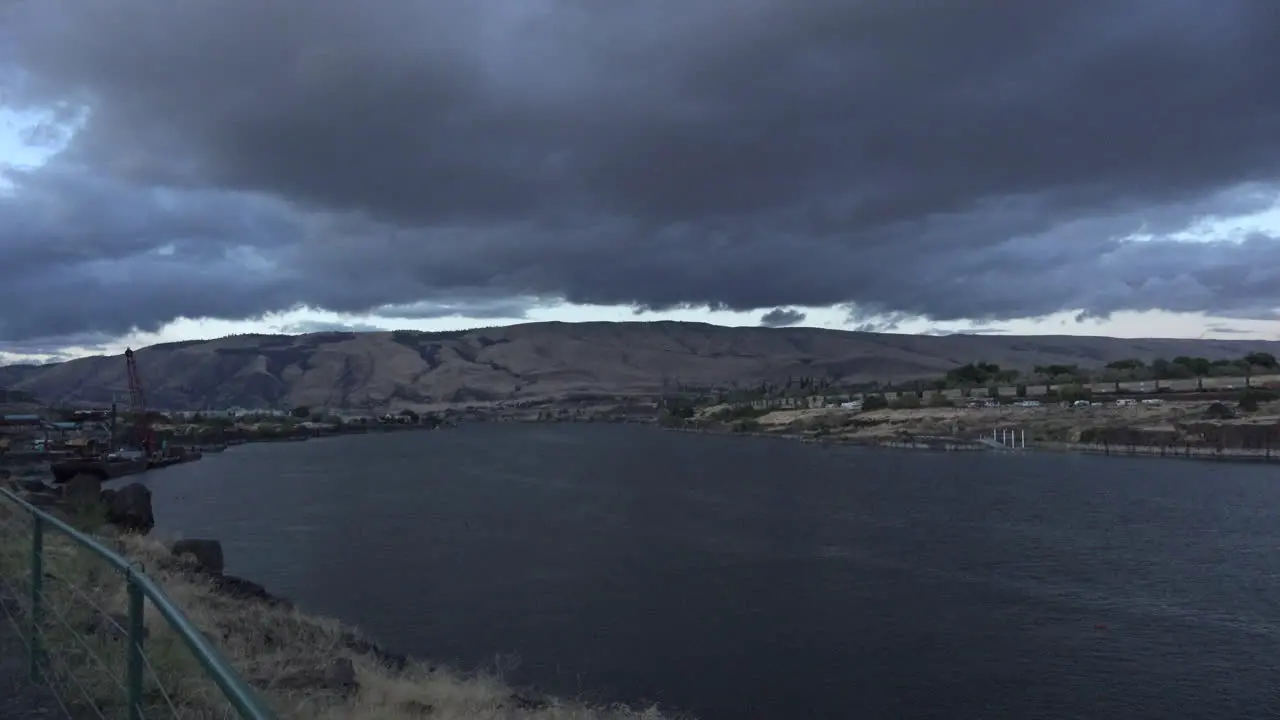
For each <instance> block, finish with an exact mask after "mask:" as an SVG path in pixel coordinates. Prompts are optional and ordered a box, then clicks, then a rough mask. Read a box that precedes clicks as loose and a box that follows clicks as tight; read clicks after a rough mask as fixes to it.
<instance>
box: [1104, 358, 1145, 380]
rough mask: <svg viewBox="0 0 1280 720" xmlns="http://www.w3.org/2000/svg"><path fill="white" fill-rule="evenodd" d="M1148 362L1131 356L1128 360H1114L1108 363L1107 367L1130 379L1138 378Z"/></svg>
mask: <svg viewBox="0 0 1280 720" xmlns="http://www.w3.org/2000/svg"><path fill="white" fill-rule="evenodd" d="M1146 367H1147V365H1146V363H1144V362H1142V361H1141V360H1139V359H1137V358H1129V359H1128V360H1114V361H1112V362H1109V363H1107V369H1108V370H1113V371H1115V372H1116V373H1118V374H1120V375H1123V376H1124V377H1127V378H1128V379H1130V380H1137V379H1138V374H1139V373H1141V372H1142V371H1143V370H1144V369H1146Z"/></svg>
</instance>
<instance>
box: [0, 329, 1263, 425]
mask: <svg viewBox="0 0 1280 720" xmlns="http://www.w3.org/2000/svg"><path fill="white" fill-rule="evenodd" d="M1255 350H1258V351H1265V352H1272V353H1276V354H1280V342H1259V341H1241V340H1168V339H1137V340H1130V339H1118V338H1101V337H1078V336H993V335H950V336H943V337H937V336H926V335H890V334H878V333H860V332H845V331H838V330H821V329H815V328H756V327H737V328H730V327H721V326H716V325H705V324H701V323H677V322H655V323H646V322H630V323H531V324H525V325H513V326H509V327H499V328H486V329H480V330H470V331H460V332H444V333H420V332H414V331H396V332H382V333H319V334H312V335H297V336H289V335H239V336H233V337H226V338H221V339H217V340H207V341H194V342H186V343H170V344H166V345H156V346H153V347H148V348H143V349H141V350H139V351H138V353H137V357H138V366H139V370H140V372H141V374H142V376H143V381H144V383H145V385H146V388H147V394H148V401H149V404H150V405H151V406H153V407H158V408H166V409H201V408H224V407H230V406H241V407H280V408H285V407H293V406H297V405H307V406H312V407H328V408H334V409H338V408H343V409H363V410H378V411H382V410H396V409H400V408H404V407H418V408H421V407H427V406H430V405H435V404H439V403H469V402H484V401H491V400H503V399H515V398H534V397H555V396H562V395H565V394H568V393H609V394H615V393H616V394H622V393H653V392H659V391H661V390H662V389H663V388H664V387H671V386H674V384H675V383H677V382H680V383H692V384H724V383H729V382H739V383H751V382H755V381H759V380H761V379H763V378H785V377H787V376H788V375H795V376H800V375H807V376H838V377H840V378H844V379H846V380H849V381H869V380H880V381H889V380H903V379H911V378H919V377H932V376H937V375H939V374H941V373H942V372H945V371H946V370H947V369H948V368H952V367H955V366H957V365H961V364H964V363H967V362H972V361H977V360H985V361H990V362H995V363H998V364H1000V365H1002V366H1006V367H1014V368H1020V369H1027V370H1029V369H1030V368H1031V367H1032V366H1034V365H1046V364H1055V363H1056V364H1071V363H1076V364H1079V365H1081V366H1084V367H1089V366H1098V365H1101V364H1104V363H1106V362H1109V361H1112V360H1118V359H1123V358H1130V357H1137V358H1142V359H1145V360H1150V359H1152V358H1155V357H1166V358H1171V357H1174V356H1177V355H1196V356H1202V357H1208V358H1210V359H1217V358H1236V357H1239V356H1241V355H1243V354H1245V353H1247V352H1251V351H1255ZM0 388H8V389H10V390H20V391H25V392H30V393H32V394H34V395H36V396H37V397H40V398H42V399H43V400H45V401H46V402H51V403H68V404H77V403H107V402H110V401H111V399H112V397H113V395H114V394H119V395H121V397H124V396H125V394H126V393H127V390H128V386H127V382H126V379H125V363H124V359H123V358H122V357H120V356H114V357H91V358H84V359H80V360H72V361H70V362H65V363H59V364H56V365H44V366H8V367H0Z"/></svg>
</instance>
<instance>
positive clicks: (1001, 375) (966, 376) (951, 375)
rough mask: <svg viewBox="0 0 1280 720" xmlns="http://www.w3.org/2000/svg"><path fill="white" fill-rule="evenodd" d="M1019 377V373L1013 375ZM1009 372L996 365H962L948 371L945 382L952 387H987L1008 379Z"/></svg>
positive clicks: (984, 363) (982, 363)
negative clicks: (994, 382)
mask: <svg viewBox="0 0 1280 720" xmlns="http://www.w3.org/2000/svg"><path fill="white" fill-rule="evenodd" d="M1013 375H1015V376H1016V375H1017V373H1016V372H1015V373H1013ZM1008 377H1009V372H1008V371H1001V370H1000V366H999V365H996V364H995V363H989V362H978V363H968V364H967V365H961V366H960V367H958V368H952V369H951V370H948V371H947V377H946V380H945V382H946V383H948V384H950V385H987V384H990V383H991V382H992V381H1004V380H1006V379H1008Z"/></svg>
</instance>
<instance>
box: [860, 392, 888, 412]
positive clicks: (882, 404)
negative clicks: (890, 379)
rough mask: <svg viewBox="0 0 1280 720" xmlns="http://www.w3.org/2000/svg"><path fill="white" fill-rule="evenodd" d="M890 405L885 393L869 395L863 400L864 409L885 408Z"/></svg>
mask: <svg viewBox="0 0 1280 720" xmlns="http://www.w3.org/2000/svg"><path fill="white" fill-rule="evenodd" d="M887 407H889V401H888V400H886V399H885V397H884V396H883V395H868V396H866V397H865V398H863V400H862V409H863V410H884V409H885V408H887Z"/></svg>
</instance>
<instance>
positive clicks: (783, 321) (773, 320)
mask: <svg viewBox="0 0 1280 720" xmlns="http://www.w3.org/2000/svg"><path fill="white" fill-rule="evenodd" d="M804 319H805V314H804V313H802V312H800V311H799V310H796V309H795V308H774V309H772V310H770V311H769V312H767V313H765V314H764V315H761V316H760V324H761V325H763V326H765V327H788V326H790V325H799V324H800V323H802V322H804Z"/></svg>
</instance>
